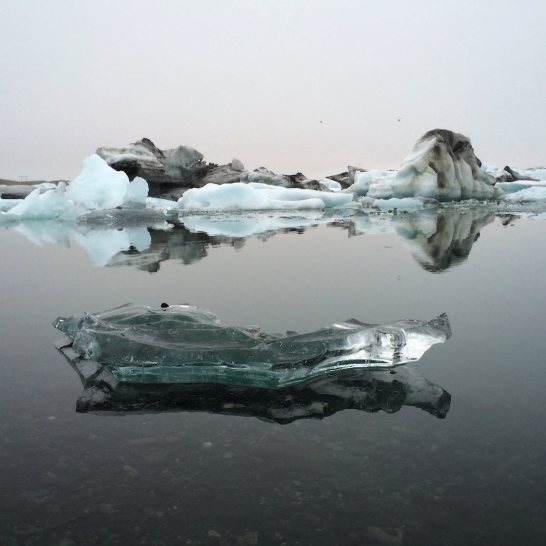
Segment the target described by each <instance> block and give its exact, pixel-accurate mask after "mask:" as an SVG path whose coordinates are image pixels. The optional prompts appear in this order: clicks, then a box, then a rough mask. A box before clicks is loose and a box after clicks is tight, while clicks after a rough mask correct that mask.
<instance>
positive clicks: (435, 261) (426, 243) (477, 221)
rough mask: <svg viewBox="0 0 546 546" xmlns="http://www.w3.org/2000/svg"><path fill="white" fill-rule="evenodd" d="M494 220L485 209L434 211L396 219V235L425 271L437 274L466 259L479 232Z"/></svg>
mask: <svg viewBox="0 0 546 546" xmlns="http://www.w3.org/2000/svg"><path fill="white" fill-rule="evenodd" d="M494 219H495V213H494V212H493V211H491V210H488V209H483V208H479V209H469V210H457V209H455V210H449V209H436V210H432V211H427V212H423V213H420V214H418V215H404V216H398V217H396V219H395V220H394V224H395V226H396V231H397V232H398V234H399V235H400V236H402V237H403V238H404V239H405V242H406V246H407V247H408V248H409V249H410V251H411V253H412V254H413V256H414V257H415V259H416V260H417V262H418V263H419V265H421V267H423V269H426V270H427V271H432V272H439V271H443V270H445V269H448V268H449V267H452V266H454V265H457V264H459V263H462V262H464V261H465V260H467V259H468V256H469V254H470V251H471V250H472V246H473V245H474V243H475V242H476V241H477V240H478V237H479V236H480V229H481V228H482V227H484V226H486V225H487V224H489V223H491V222H492V221H493V220H494Z"/></svg>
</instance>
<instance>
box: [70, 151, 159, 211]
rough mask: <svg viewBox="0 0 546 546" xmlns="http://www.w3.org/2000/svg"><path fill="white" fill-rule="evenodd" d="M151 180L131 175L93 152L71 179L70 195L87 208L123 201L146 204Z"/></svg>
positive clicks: (119, 203)
mask: <svg viewBox="0 0 546 546" xmlns="http://www.w3.org/2000/svg"><path fill="white" fill-rule="evenodd" d="M147 196H148V184H147V182H146V181H145V180H143V179H142V178H138V177H137V178H135V179H134V180H133V181H132V182H129V178H128V177H127V175H126V174H125V173H124V172H123V171H116V170H114V169H112V168H111V167H110V166H109V165H108V164H107V163H106V161H104V159H102V158H101V157H99V156H98V155H96V154H94V155H92V156H90V157H88V158H87V159H85V160H84V161H83V168H82V171H81V172H80V174H79V175H78V176H77V177H76V178H75V179H74V180H72V182H70V184H69V186H68V188H67V190H66V197H67V199H69V200H71V201H73V202H74V203H77V204H79V205H82V206H83V207H84V208H86V209H87V210H94V209H113V208H116V207H121V206H123V205H128V204H131V205H137V206H138V205H140V206H143V207H144V206H146V197H147Z"/></svg>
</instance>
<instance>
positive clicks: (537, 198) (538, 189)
mask: <svg viewBox="0 0 546 546" xmlns="http://www.w3.org/2000/svg"><path fill="white" fill-rule="evenodd" d="M505 201H508V202H512V203H545V202H546V186H543V185H541V186H529V187H527V188H525V189H522V190H519V191H516V192H514V193H510V194H509V195H507V196H506V197H505Z"/></svg>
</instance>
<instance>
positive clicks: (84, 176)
mask: <svg viewBox="0 0 546 546" xmlns="http://www.w3.org/2000/svg"><path fill="white" fill-rule="evenodd" d="M44 189H45V190H46V191H44ZM147 196H148V184H147V183H146V181H145V180H143V179H142V178H135V179H134V180H132V181H129V178H128V177H127V175H126V174H125V173H124V172H120V171H115V170H114V169H112V168H111V167H110V166H108V164H107V163H106V162H105V161H104V160H103V159H102V158H100V157H99V156H98V155H92V156H90V157H88V158H87V159H85V160H84V161H83V166H82V170H81V172H80V174H79V175H78V176H77V177H76V178H75V179H74V180H72V182H70V183H69V184H68V186H66V185H65V184H64V183H62V182H61V183H59V184H58V186H56V187H54V188H51V189H47V188H44V187H39V188H37V189H36V190H34V191H33V192H32V193H31V194H30V195H28V196H27V197H26V198H25V199H24V200H22V201H19V202H17V203H14V206H13V207H11V208H9V209H8V210H6V208H5V207H2V210H4V211H6V212H5V213H4V214H0V221H2V220H4V221H22V220H60V221H74V220H75V219H76V218H77V217H80V216H82V215H84V214H87V213H89V212H90V211H96V210H106V209H115V208H118V207H131V208H144V207H146V198H147Z"/></svg>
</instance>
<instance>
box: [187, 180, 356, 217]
mask: <svg viewBox="0 0 546 546" xmlns="http://www.w3.org/2000/svg"><path fill="white" fill-rule="evenodd" d="M352 200H353V197H352V195H350V194H343V193H338V192H326V191H317V190H302V189H297V188H282V187H277V186H271V185H269V184H261V183H256V182H250V183H248V184H245V183H242V182H235V183H234V184H224V185H218V184H207V185H206V186H204V187H203V188H193V189H190V190H188V191H186V192H185V193H184V195H183V196H182V197H181V198H180V199H179V200H178V206H179V207H180V209H181V210H183V211H187V212H205V211H206V212H218V211H221V212H226V211H257V210H300V209H307V210H315V209H319V210H321V209H325V208H333V207H342V206H346V205H349V204H350V203H351V202H352Z"/></svg>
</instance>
